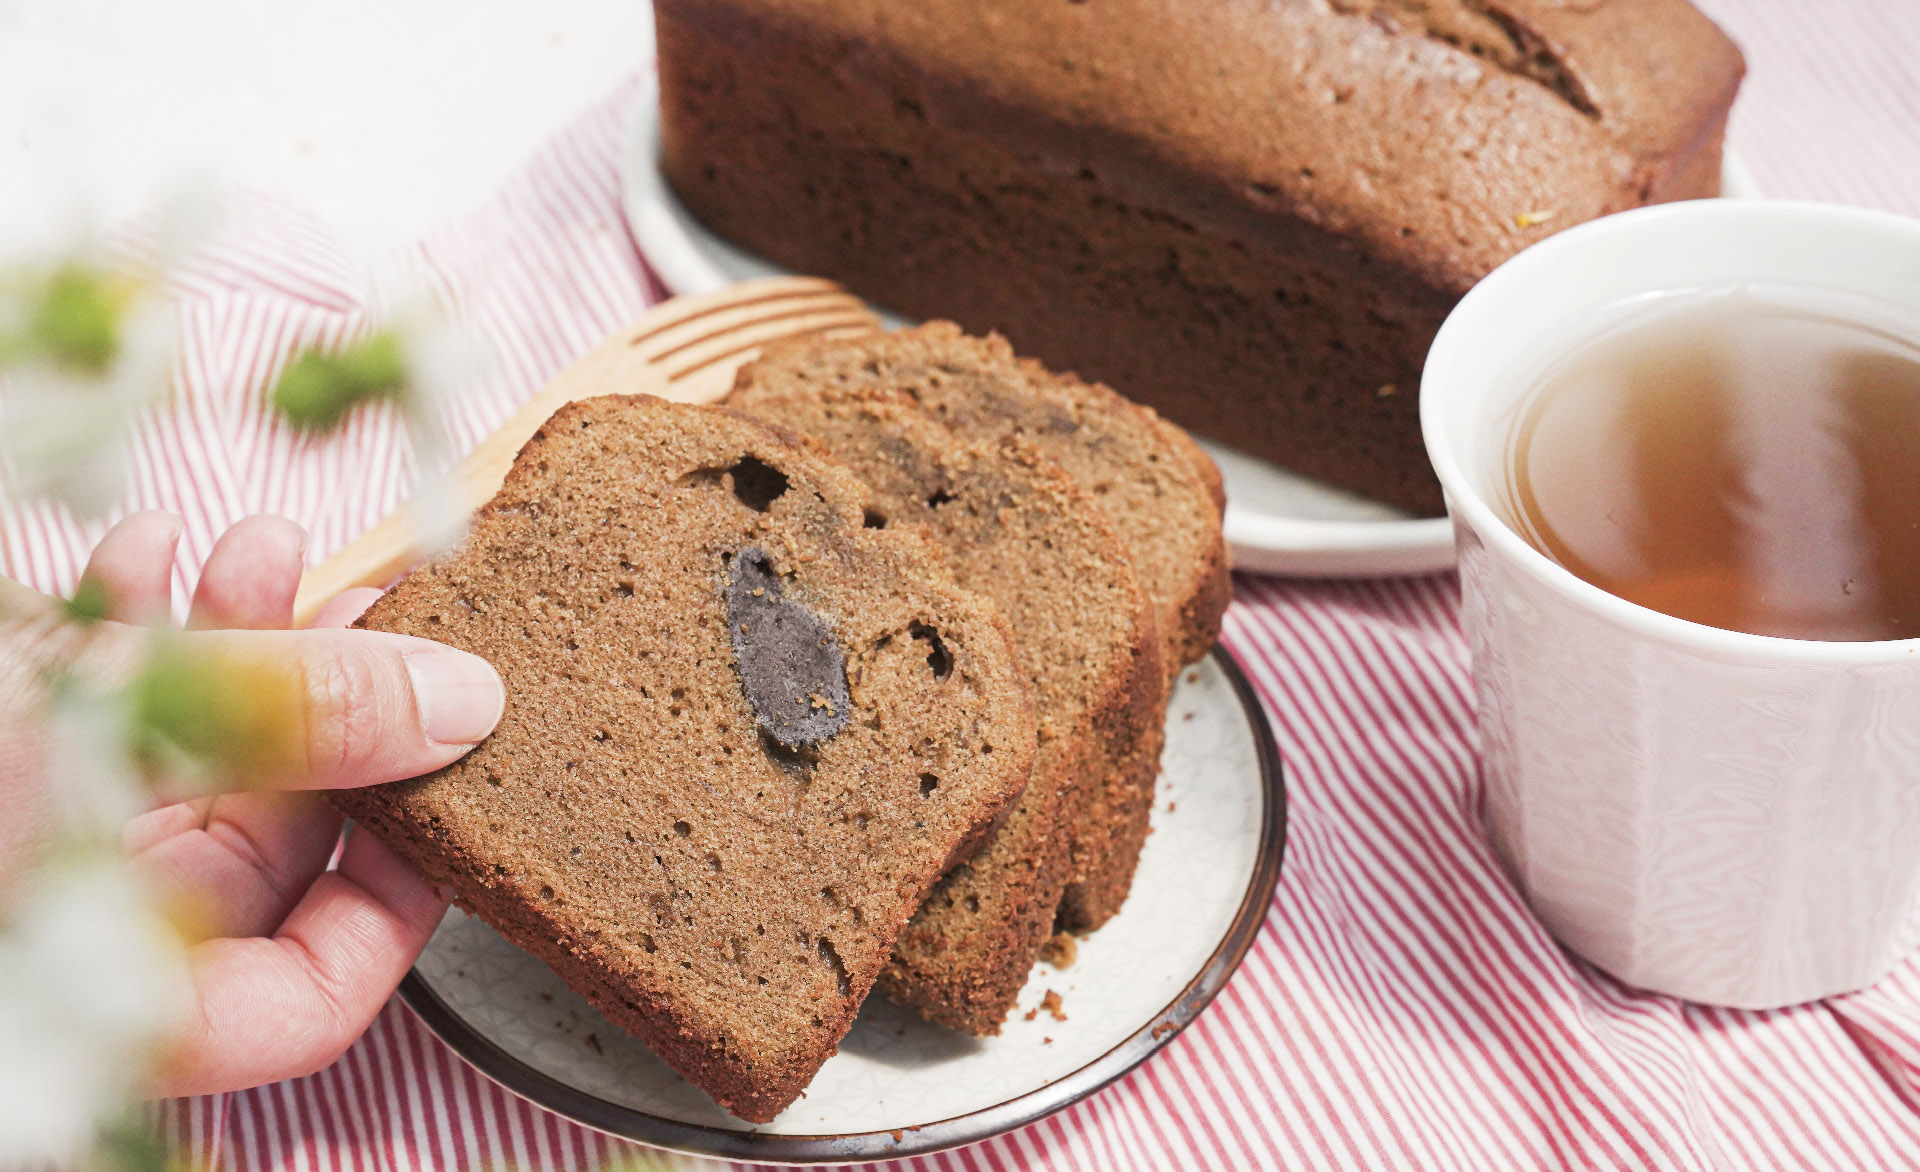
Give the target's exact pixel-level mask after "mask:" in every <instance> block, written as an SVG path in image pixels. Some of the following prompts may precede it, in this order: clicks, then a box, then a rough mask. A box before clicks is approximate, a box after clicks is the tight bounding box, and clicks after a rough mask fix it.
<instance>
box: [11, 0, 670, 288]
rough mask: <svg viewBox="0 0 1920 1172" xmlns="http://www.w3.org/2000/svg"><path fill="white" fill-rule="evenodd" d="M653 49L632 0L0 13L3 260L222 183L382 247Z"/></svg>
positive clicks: (482, 182)
mask: <svg viewBox="0 0 1920 1172" xmlns="http://www.w3.org/2000/svg"><path fill="white" fill-rule="evenodd" d="M652 53H653V27H652V11H651V6H650V5H648V4H647V3H646V2H645V0H618V2H609V0H540V2H539V3H526V2H524V0H410V2H409V3H406V4H395V3H389V2H385V0H326V2H325V3H315V2H312V0H305V2H299V3H260V2H259V0H167V2H166V3H151V2H149V3H134V2H125V3H114V2H113V0H0V256H5V255H7V254H8V253H12V252H15V251H17V250H21V249H41V248H47V247H59V246H61V245H62V244H64V243H67V242H70V241H71V240H72V239H73V237H74V236H75V234H77V233H78V232H80V231H84V230H86V229H87V228H89V227H98V226H100V225H102V224H108V223H112V222H114V221H116V220H118V219H120V218H122V217H124V216H126V215H128V214H130V213H132V212H135V211H138V210H140V209H141V208H143V207H145V206H148V205H150V204H153V203H155V202H156V201H158V200H161V199H165V198H167V197H169V196H171V195H173V194H174V193H176V192H179V191H181V190H183V189H187V188H212V187H217V186H219V185H223V184H229V183H232V184H241V185H244V186H248V187H253V188H260V189H266V190H271V191H278V192H284V193H286V194H289V195H292V196H294V197H295V198H296V199H297V200H298V201H299V202H301V203H303V204H305V205H306V206H308V207H309V208H311V209H312V210H313V211H314V212H315V213H317V214H318V215H319V216H320V218H321V219H322V220H323V221H324V222H326V223H327V225H328V226H329V227H330V229H331V230H332V231H333V232H334V233H335V234H336V235H337V236H338V238H339V239H340V241H341V243H343V244H345V245H347V246H348V247H349V248H350V249H353V250H355V251H358V252H362V253H372V252H379V251H383V250H384V249H386V248H389V247H391V246H395V245H399V244H404V243H405V242H407V241H410V240H412V239H414V238H415V237H417V236H419V235H420V234H422V233H423V232H424V231H426V230H427V229H428V228H431V227H433V226H434V225H436V224H439V223H442V222H444V221H446V220H447V219H449V218H450V217H452V216H454V215H456V214H458V213H459V212H461V211H463V210H465V209H466V208H468V207H470V206H472V205H473V204H476V203H478V202H479V201H481V200H482V199H484V198H485V197H486V196H487V195H488V194H489V193H491V192H492V191H493V190H494V189H495V188H497V187H498V186H499V184H500V183H501V181H502V180H504V179H505V178H506V177H507V176H508V175H510V174H511V173H513V172H514V170H516V169H517V168H518V167H519V166H520V165H521V164H522V163H524V161H525V160H526V159H527V157H528V156H529V155H530V154H532V153H533V151H534V150H535V149H536V148H537V147H539V146H540V145H541V144H542V143H544V142H546V141H547V140H549V139H550V138H551V137H552V136H553V133H554V130H555V128H556V127H559V126H561V125H563V124H564V123H565V122H566V120H567V118H568V117H569V116H570V115H572V114H573V113H575V112H576V111H578V110H580V109H582V108H584V107H586V106H588V105H590V104H591V103H592V102H594V100H595V99H598V98H602V97H604V96H605V95H606V93H607V91H608V90H609V89H610V88H611V87H612V86H614V85H615V84H617V82H618V81H619V79H620V78H622V77H624V76H626V75H628V74H630V73H632V72H633V71H634V70H636V69H637V68H639V67H641V66H642V65H643V64H644V63H645V62H646V61H648V60H649V59H650V58H651V56H652ZM450 128H457V130H454V132H452V133H450V132H449V130H450Z"/></svg>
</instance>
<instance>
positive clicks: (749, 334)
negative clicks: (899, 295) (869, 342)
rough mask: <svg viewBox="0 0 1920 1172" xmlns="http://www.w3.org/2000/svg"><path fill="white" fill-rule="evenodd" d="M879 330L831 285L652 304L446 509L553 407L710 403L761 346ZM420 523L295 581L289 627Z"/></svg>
mask: <svg viewBox="0 0 1920 1172" xmlns="http://www.w3.org/2000/svg"><path fill="white" fill-rule="evenodd" d="M878 328H880V322H879V319H878V318H876V317H874V316H873V314H872V313H871V312H870V311H869V310H868V309H867V307H866V306H865V305H863V304H862V303H861V302H860V301H859V300H858V299H857V298H855V297H854V296H852V295H851V294H849V293H848V292H847V291H846V290H844V289H842V288H841V287H840V286H838V285H836V284H834V283H833V282H831V281H823V280H818V279H815V278H811V277H766V278H762V279H760V280H754V281H743V282H741V283H740V284H738V285H735V286H733V287H732V288H730V289H724V290H722V291H721V292H719V293H709V294H705V295H703V296H699V297H676V298H674V299H672V300H671V301H664V302H661V303H660V304H659V305H656V306H654V307H653V309H651V310H649V311H648V312H647V313H646V315H645V316H643V317H641V318H640V319H639V320H638V321H636V322H634V323H633V324H631V325H629V326H627V327H625V328H624V329H621V330H618V331H616V332H615V333H614V334H613V336H612V337H610V338H608V339H607V340H606V341H605V342H602V343H601V344H600V345H599V346H597V347H595V348H594V349H593V350H591V351H589V352H588V353H587V354H585V355H584V356H582V357H581V358H580V359H579V360H578V361H576V362H574V364H573V365H571V366H569V367H567V368H566V369H565V370H563V371H561V372H560V373H559V374H558V375H556V376H555V377H554V379H553V381H552V382H550V383H548V384H547V385H546V386H545V387H544V388H543V389H542V390H541V391H540V393H539V394H536V395H535V396H534V397H533V398H531V399H529V400H527V402H526V404H525V405H524V406H522V407H521V408H520V410H519V411H517V412H515V413H514V415H513V416H512V417H511V418H509V419H508V420H507V421H506V422H505V423H503V424H501V425H500V427H499V428H498V429H497V430H495V431H494V433H493V434H492V435H489V436H488V437H487V438H486V439H485V440H483V441H481V443H480V445H479V446H478V447H476V448H474V450H473V451H472V452H471V453H470V454H468V456H467V458H466V459H464V460H462V461H461V462H460V463H459V464H458V465H457V466H455V467H454V469H453V471H452V472H451V473H450V474H449V481H450V484H449V491H450V492H451V494H452V496H453V507H457V508H460V509H462V510H465V511H467V512H472V511H473V510H475V509H478V508H479V507H480V506H481V505H484V504H486V503H487V501H488V500H490V499H492V497H493V494H494V493H495V492H497V491H498V490H499V488H500V482H501V481H503V480H505V479H506V476H507V469H508V468H510V467H512V465H513V458H514V456H515V455H517V454H518V453H519V451H520V447H521V445H522V444H525V443H526V442H527V440H528V439H530V438H532V436H533V433H534V432H536V431H538V430H540V425H541V424H543V423H545V422H546V421H547V417H548V416H550V415H552V414H553V413H554V412H555V411H556V410H558V409H559V408H560V407H561V406H563V405H564V404H567V403H571V402H573V401H574V400H575V399H586V398H591V397H593V396H595V395H614V394H624V395H639V394H646V395H657V396H658V397H660V398H662V399H673V400H676V401H678V402H682V403H710V402H712V401H714V400H715V399H718V398H720V397H721V396H723V395H725V394H726V393H727V391H728V390H729V389H731V388H732V386H733V376H734V374H735V372H737V371H738V370H739V369H740V368H741V367H742V366H744V365H746V363H747V361H748V360H749V359H751V358H752V357H753V356H754V355H755V354H758V353H759V352H760V349H761V347H763V346H766V345H767V344H769V343H771V342H777V341H780V340H782V339H786V338H805V337H837V336H846V335H852V334H863V333H868V332H870V331H872V330H876V329H878ZM420 533H421V526H420V524H419V523H418V520H417V518H416V517H415V514H414V509H413V506H412V505H403V506H402V507H401V508H400V509H398V510H396V511H395V512H393V513H392V514H390V515H388V516H387V518H386V519H385V520H383V521H381V522H380V523H379V524H377V525H375V526H373V528H371V529H368V530H367V531H366V532H365V533H362V534H361V535H360V536H359V537H357V538H355V539H354V540H353V541H352V542H350V543H349V544H348V545H347V546H346V547H345V548H343V549H341V550H340V551H339V552H338V553H336V554H334V555H333V556H332V557H330V558H328V559H327V560H326V561H324V562H322V563H321V564H319V565H317V566H315V567H314V568H312V569H311V570H308V571H307V572H306V574H305V575H304V576H303V577H302V578H301V579H300V592H299V594H298V596H297V597H296V598H295V599H294V604H293V621H294V625H295V626H297V627H304V626H306V625H308V624H309V623H311V622H312V621H313V616H314V614H315V613H316V612H317V611H318V610H319V609H320V606H321V604H322V603H324V602H326V601H327V599H329V598H332V597H333V596H334V595H336V594H338V593H340V592H341V591H342V590H347V589H350V588H352V587H354V586H384V585H386V584H387V583H388V582H390V581H392V580H393V579H394V578H395V577H397V576H399V575H400V574H401V573H403V572H404V571H406V570H407V569H409V568H410V567H411V566H412V565H413V563H414V562H415V561H417V560H418V559H419V556H420V550H419V547H418V541H419V537H420Z"/></svg>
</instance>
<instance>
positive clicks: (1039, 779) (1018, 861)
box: [740, 370, 1166, 1034]
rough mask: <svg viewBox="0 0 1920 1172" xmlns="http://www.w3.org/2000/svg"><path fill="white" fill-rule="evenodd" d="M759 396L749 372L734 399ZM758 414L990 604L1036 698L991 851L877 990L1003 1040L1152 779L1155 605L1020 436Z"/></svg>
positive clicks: (827, 404) (921, 420)
mask: <svg viewBox="0 0 1920 1172" xmlns="http://www.w3.org/2000/svg"><path fill="white" fill-rule="evenodd" d="M757 384H758V379H757V378H756V376H755V374H754V373H753V372H752V371H751V370H748V371H747V372H745V373H743V374H742V375H741V378H740V385H742V386H745V387H752V386H755V385H757ZM752 409H753V411H754V413H755V414H756V415H758V416H759V417H761V418H763V419H766V420H769V421H771V422H773V423H776V424H778V425H779V426H781V427H784V428H790V429H792V430H794V431H797V432H800V433H802V434H804V435H807V436H808V437H810V438H811V439H813V440H814V441H815V442H817V443H820V444H821V445H823V446H824V447H825V448H826V449H827V450H828V451H830V452H831V453H833V455H834V456H835V457H836V458H838V459H840V460H841V461H843V462H845V463H846V464H847V465H848V466H849V467H850V468H852V470H853V471H854V472H855V473H856V474H858V475H859V476H860V477H861V478H862V479H863V480H865V481H866V483H867V485H868V486H869V487H870V488H871V489H872V490H873V494H874V495H873V504H872V513H871V514H870V516H869V518H868V523H869V524H873V525H879V526H884V527H887V528H893V527H898V526H911V527H915V528H918V529H920V530H922V531H924V532H926V533H928V534H929V535H930V536H931V537H932V538H933V540H934V542H935V544H937V545H938V546H940V547H941V548H942V549H944V550H945V551H946V553H947V556H948V561H949V564H950V565H951V566H952V569H953V574H954V577H955V579H956V580H957V581H958V582H959V583H960V584H961V585H962V586H964V587H969V588H972V589H976V590H978V591H979V592H980V593H981V594H983V595H985V596H987V597H988V598H990V599H992V600H993V601H994V603H995V604H997V606H998V607H999V610H1000V613H1001V614H1003V615H1004V616H1006V619H1007V621H1008V622H1009V623H1010V624H1011V626H1012V628H1013V632H1014V636H1013V644H1014V654H1015V656H1016V658H1018V659H1019V660H1020V661H1021V662H1022V663H1023V664H1024V665H1025V667H1026V669H1027V672H1028V676H1029V678H1030V680H1031V682H1032V686H1033V702H1034V710H1035V713H1036V716H1037V718H1038V722H1039V727H1040V749H1039V753H1038V754H1037V756H1036V757H1035V759H1034V767H1033V780H1032V782H1031V784H1029V785H1028V786H1027V790H1026V793H1025V794H1024V795H1022V797H1021V799H1020V801H1019V802H1018V804H1016V805H1015V807H1014V809H1013V812H1012V813H1011V814H1010V815H1009V816H1008V817H1007V820H1006V822H1005V823H1003V824H1002V825H1001V826H1000V827H999V828H998V829H997V830H995V831H994V833H993V835H992V836H991V837H990V838H989V839H988V840H987V842H986V843H985V844H984V845H983V846H982V847H981V848H980V851H979V852H978V853H977V854H976V855H974V857H973V858H972V859H971V860H969V861H968V862H966V863H963V864H961V865H960V866H959V867H956V868H955V869H954V871H953V872H952V873H951V874H949V875H948V876H947V877H946V878H945V879H943V880H941V882H940V884H939V886H937V887H935V888H934V890H933V893H932V895H931V896H929V897H928V899H927V902H926V904H925V906H923V907H922V908H921V909H920V912H919V914H918V915H916V916H915V917H914V918H913V922H912V923H911V924H909V925H908V927H907V930H906V932H905V933H903V934H902V935H901V937H900V941H899V943H898V944H897V945H895V947H894V953H893V961H892V963H891V964H890V965H888V967H887V969H886V971H885V972H884V973H883V975H882V976H881V978H880V990H881V991H882V992H883V993H885V994H886V995H887V996H888V997H890V998H892V999H893V1000H895V1001H897V1002H900V1003H901V1004H904V1005H908V1006H911V1007H912V1008H914V1009H916V1010H918V1011H919V1012H920V1013H921V1014H923V1015H924V1016H926V1017H927V1018H928V1019H929V1020H932V1021H935V1022H938V1023H940V1024H942V1025H946V1026H950V1027H952V1028H955V1029H960V1030H965V1031H967V1032H969V1033H973V1034H995V1033H998V1032H999V1031H1000V1026H1001V1023H1002V1022H1003V1021H1004V1020H1005V1018H1006V1015H1007V1012H1008V1010H1010V1009H1012V1008H1013V1004H1014V1000H1015V997H1016V995H1017V994H1018V993H1019V992H1020V988H1021V986H1022V985H1023V984H1024V983H1025V982H1026V979H1027V973H1028V971H1029V970H1030V969H1031V968H1032V967H1033V962H1034V960H1035V959H1036V958H1037V957H1038V956H1039V953H1040V948H1041V946H1042V945H1043V944H1044V943H1045V942H1046V940H1047V937H1048V936H1050V935H1051V934H1052V932H1053V922H1054V915H1055V912H1056V910H1057V908H1058V906H1059V902H1060V896H1061V892H1062V890H1063V889H1064V887H1065V885H1066V883H1067V881H1068V879H1069V878H1070V877H1071V874H1072V860H1073V858H1074V857H1075V855H1076V854H1092V855H1098V856H1103V857H1104V856H1105V855H1106V854H1108V853H1110V852H1111V851H1112V850H1113V849H1115V847H1114V842H1113V839H1114V837H1115V835H1116V833H1119V834H1124V833H1125V831H1126V830H1127V828H1128V826H1129V825H1130V823H1131V820H1132V818H1133V814H1134V810H1135V808H1136V807H1137V806H1138V804H1139V802H1140V801H1141V799H1142V795H1143V794H1144V796H1145V800H1146V801H1147V802H1148V803H1151V801H1152V792H1153V781H1154V776H1153V774H1152V773H1151V772H1149V773H1147V774H1146V775H1145V776H1144V777H1142V776H1140V774H1139V772H1138V771H1137V770H1132V771H1129V769H1128V766H1129V765H1131V764H1132V763H1133V762H1134V761H1135V760H1136V757H1137V752H1138V750H1139V748H1140V747H1141V746H1142V745H1143V744H1151V745H1152V746H1153V747H1154V753H1155V756H1156V757H1157V755H1158V745H1159V742H1160V734H1161V727H1162V717H1163V713H1164V712H1165V708H1166V703H1165V700H1166V691H1165V690H1166V673H1165V671H1164V669H1163V668H1162V666H1161V662H1160V641H1159V638H1158V635H1157V633H1156V631H1155V629H1154V624H1153V608H1152V606H1151V605H1150V604H1149V603H1148V601H1147V597H1146V594H1145V593H1144V592H1143V591H1142V590H1141V589H1140V587H1139V586H1138V584H1137V583H1136V581H1135V578H1134V574H1133V569H1132V566H1131V564H1130V563H1129V561H1128V560H1127V555H1126V553H1125V551H1124V550H1123V548H1122V546H1121V543H1120V541H1119V540H1118V538H1116V537H1115V536H1114V534H1113V532H1112V530H1110V529H1109V528H1108V527H1107V525H1106V523H1105V522H1104V521H1103V520H1102V519H1101V517H1100V513H1099V511H1098V510H1097V509H1096V508H1095V507H1094V504H1093V501H1092V498H1091V497H1090V496H1089V495H1088V494H1087V493H1086V492H1085V491H1083V490H1082V489H1081V488H1080V487H1079V486H1078V485H1077V484H1075V483H1074V482H1073V480H1072V479H1071V478H1070V477H1068V476H1067V475H1066V474H1065V473H1064V472H1062V471H1061V470H1060V469H1059V468H1058V467H1057V466H1055V465H1053V464H1052V463H1051V462H1049V461H1047V460H1046V459H1045V458H1044V457H1042V456H1040V455H1039V454H1038V453H1037V452H1035V451H1034V450H1033V449H1032V447H1031V446H1030V445H1027V444H1024V443H1023V442H1022V441H1021V440H1019V439H1018V438H1013V437H1004V438H1001V439H997V440H988V441H985V442H982V443H977V444H968V443H966V442H964V441H962V440H960V439H958V438H957V437H955V436H954V435H953V433H952V432H950V431H948V430H947V429H946V428H944V427H942V426H941V425H940V424H939V423H938V422H937V421H936V420H935V419H934V418H933V416H932V415H930V414H929V413H928V412H927V411H925V410H924V409H923V408H921V407H920V406H919V405H918V404H916V403H915V402H914V401H913V400H912V399H911V398H909V397H908V396H906V395H903V394H900V393H898V392H894V391H885V390H876V389H864V388H848V387H833V386H814V387H811V388H808V389H805V390H803V391H801V392H800V393H794V394H786V395H778V394H771V393H762V394H756V395H754V396H753V408H752Z"/></svg>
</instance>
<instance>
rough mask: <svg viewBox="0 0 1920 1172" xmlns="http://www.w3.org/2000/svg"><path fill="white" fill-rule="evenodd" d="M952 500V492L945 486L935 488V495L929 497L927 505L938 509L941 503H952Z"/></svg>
mask: <svg viewBox="0 0 1920 1172" xmlns="http://www.w3.org/2000/svg"><path fill="white" fill-rule="evenodd" d="M952 502H953V494H952V493H950V492H948V491H947V490H946V489H944V488H941V489H935V490H934V493H933V495H932V496H930V497H928V498H927V507H928V508H929V509H937V508H939V507H940V506H941V505H945V504H951V503H952Z"/></svg>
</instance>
